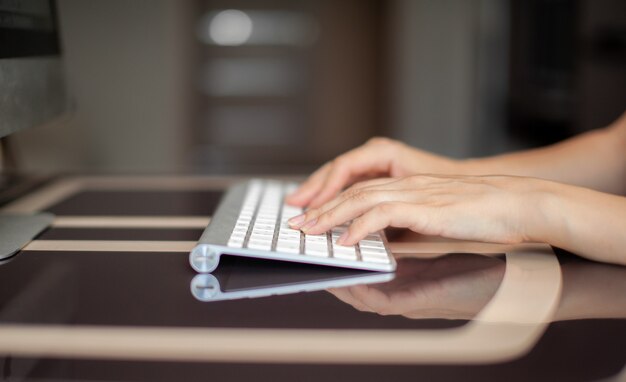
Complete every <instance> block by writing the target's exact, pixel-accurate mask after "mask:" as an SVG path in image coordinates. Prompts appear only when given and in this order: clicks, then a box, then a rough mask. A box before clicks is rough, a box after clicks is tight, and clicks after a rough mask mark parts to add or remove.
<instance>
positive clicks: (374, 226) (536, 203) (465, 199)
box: [289, 175, 557, 245]
mask: <svg viewBox="0 0 626 382" xmlns="http://www.w3.org/2000/svg"><path fill="white" fill-rule="evenodd" d="M556 185H557V184H556V183H554V184H553V183H552V182H548V181H544V180H539V179H533V178H521V177H509V176H476V177H468V176H446V175H417V176H410V177H406V178H402V179H378V180H372V181H369V182H364V183H359V184H356V185H354V186H353V187H351V188H350V189H348V190H346V191H345V192H343V193H342V194H341V195H339V196H338V197H337V198H335V199H334V200H331V201H330V202H327V203H326V204H324V205H322V206H320V207H319V208H314V209H309V210H308V211H307V212H306V213H305V214H303V215H301V216H297V217H295V218H293V219H292V220H290V222H289V223H290V225H291V226H292V227H294V228H296V229H301V230H302V231H304V232H305V233H307V234H321V233H323V232H325V231H327V230H329V229H331V228H333V227H335V226H338V225H341V224H343V223H345V222H349V221H352V223H351V224H350V226H349V228H348V230H347V231H346V232H345V233H344V234H343V235H342V236H341V237H340V238H339V239H338V240H337V243H338V244H341V245H354V244H356V243H357V242H358V241H359V240H361V239H363V238H364V237H365V236H367V234H369V233H372V232H376V231H379V230H381V229H383V228H385V227H387V226H392V227H401V228H409V229H411V230H413V231H415V232H418V233H422V234H425V235H437V236H443V237H447V238H454V239H464V240H477V241H485V242H493V243H505V244H514V243H520V242H524V241H533V239H535V238H536V237H535V233H536V232H541V233H543V231H544V230H545V227H546V226H547V227H550V224H549V222H548V221H547V220H548V217H546V216H543V215H542V211H543V209H542V203H545V200H546V198H547V199H548V200H549V198H548V197H547V196H546V195H550V193H551V190H552V188H553V187H556Z"/></svg>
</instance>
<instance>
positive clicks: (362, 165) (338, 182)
mask: <svg viewBox="0 0 626 382" xmlns="http://www.w3.org/2000/svg"><path fill="white" fill-rule="evenodd" d="M386 153H387V152H386V151H383V152H380V150H378V149H377V148H376V147H375V146H372V145H367V144H366V145H364V146H361V147H358V148H356V149H354V150H351V151H348V152H347V153H345V154H343V155H341V156H340V157H338V158H337V159H335V160H334V161H333V166H332V169H331V171H330V173H329V174H328V177H326V181H325V182H324V185H323V186H322V187H321V190H320V192H319V193H318V194H317V196H316V197H315V198H314V199H313V200H312V201H311V203H310V204H309V207H312V208H317V207H319V206H321V205H322V204H323V203H326V202H327V201H329V200H330V199H332V198H333V197H334V196H335V195H337V193H338V192H339V191H341V189H343V188H344V187H345V186H346V185H348V184H350V183H351V182H353V181H354V179H358V178H360V177H361V176H362V175H365V174H372V173H385V172H388V171H386V169H387V167H388V162H389V160H388V158H385V156H386V155H387V154H386Z"/></svg>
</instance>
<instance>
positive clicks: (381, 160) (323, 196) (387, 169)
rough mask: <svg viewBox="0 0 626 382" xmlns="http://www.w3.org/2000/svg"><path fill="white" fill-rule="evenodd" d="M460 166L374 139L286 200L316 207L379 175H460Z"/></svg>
mask: <svg viewBox="0 0 626 382" xmlns="http://www.w3.org/2000/svg"><path fill="white" fill-rule="evenodd" d="M459 163H460V162H457V161H455V160H452V159H448V158H444V157H440V156H437V155H434V154H430V153H427V152H424V151H421V150H418V149H415V148H412V147H410V146H407V145H405V144H403V143H401V142H398V141H394V140H391V139H386V138H373V139H370V140H369V141H368V142H367V143H366V144H364V145H362V146H360V147H357V148H356V149H353V150H351V151H348V152H347V153H345V154H343V155H341V156H339V157H337V158H336V159H335V160H333V161H332V162H328V163H327V164H325V165H324V166H322V167H321V168H320V169H319V170H317V171H316V172H314V173H313V174H312V175H311V176H310V177H309V178H308V179H307V180H306V181H305V182H304V183H303V184H302V186H300V188H298V190H296V191H295V192H294V193H293V194H291V195H290V196H289V197H288V198H287V199H286V201H287V203H289V204H292V205H296V206H302V207H304V206H309V207H311V208H316V207H319V206H321V205H322V204H323V203H326V202H328V201H329V200H330V199H332V198H333V197H335V196H336V195H337V193H338V192H339V191H341V190H342V189H343V188H345V187H346V186H349V185H351V184H353V183H355V182H357V181H359V180H363V179H370V178H376V177H381V176H383V177H393V178H396V177H403V176H408V175H414V174H417V173H440V174H451V173H461V172H460V170H459V168H458V167H459Z"/></svg>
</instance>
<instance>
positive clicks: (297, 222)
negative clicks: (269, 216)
mask: <svg viewBox="0 0 626 382" xmlns="http://www.w3.org/2000/svg"><path fill="white" fill-rule="evenodd" d="M304 216H305V215H304V214H300V215H298V216H294V217H292V218H291V219H289V220H288V221H287V223H288V224H289V226H290V227H293V228H299V227H300V226H301V225H302V223H304Z"/></svg>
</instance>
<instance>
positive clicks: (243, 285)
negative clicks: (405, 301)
mask: <svg viewBox="0 0 626 382" xmlns="http://www.w3.org/2000/svg"><path fill="white" fill-rule="evenodd" d="M393 277H394V274H393V273H379V272H370V271H359V270H352V269H347V268H329V267H324V266H317V265H312V264H300V263H289V262H281V261H271V260H262V259H254V258H243V259H242V258H240V257H237V256H224V259H223V261H222V262H221V264H220V266H219V267H218V268H217V269H216V270H215V271H214V272H213V273H209V274H198V275H196V276H195V277H194V278H193V279H192V280H191V284H190V286H189V287H190V289H191V294H192V295H193V296H194V297H195V298H196V299H197V300H199V301H205V302H214V301H221V300H236V299H240V298H258V297H268V296H273V295H285V294H292V293H299V292H314V291H319V290H324V289H328V288H340V287H348V286H354V285H365V284H374V283H382V282H385V281H390V280H392V279H393Z"/></svg>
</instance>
